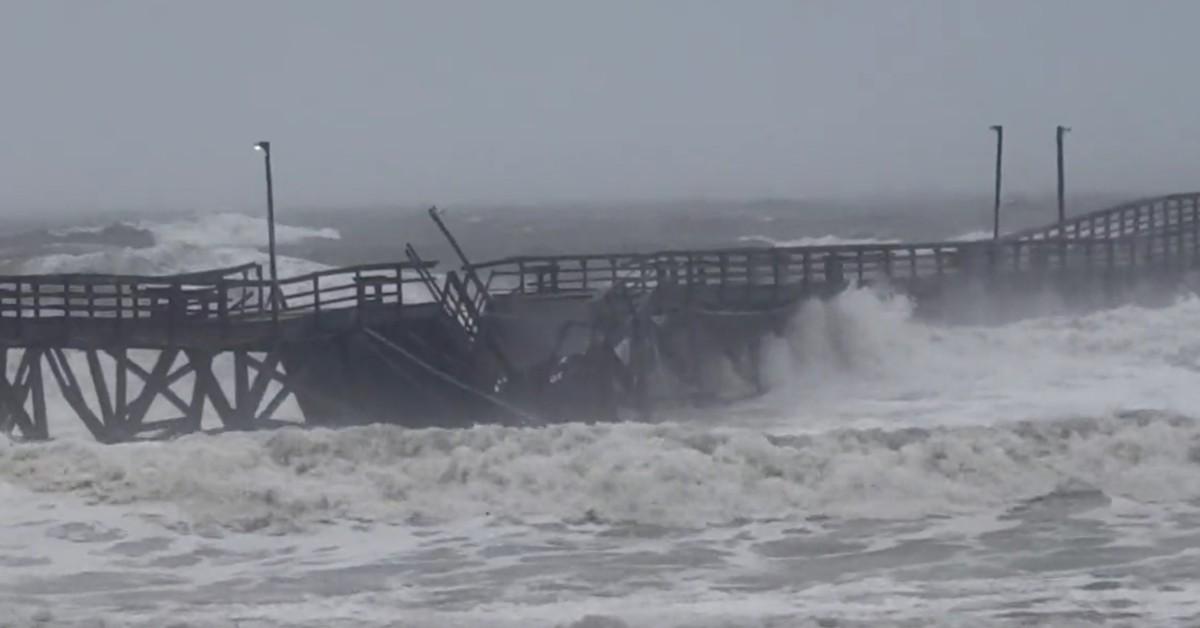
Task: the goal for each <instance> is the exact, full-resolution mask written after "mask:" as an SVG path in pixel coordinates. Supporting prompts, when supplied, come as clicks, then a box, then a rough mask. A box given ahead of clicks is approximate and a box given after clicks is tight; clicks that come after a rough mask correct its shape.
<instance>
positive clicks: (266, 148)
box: [254, 142, 279, 322]
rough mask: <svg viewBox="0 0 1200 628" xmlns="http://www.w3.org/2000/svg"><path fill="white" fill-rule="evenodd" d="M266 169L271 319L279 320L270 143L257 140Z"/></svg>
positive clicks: (273, 189) (257, 147)
mask: <svg viewBox="0 0 1200 628" xmlns="http://www.w3.org/2000/svg"><path fill="white" fill-rule="evenodd" d="M254 148H256V149H258V150H260V151H262V153H263V161H264V163H265V164H266V170H267V255H268V257H269V258H270V264H271V320H273V321H276V322H278V320H279V273H278V270H277V267H276V264H275V188H274V185H273V182H272V177H271V143H270V142H259V143H258V144H255V145H254Z"/></svg>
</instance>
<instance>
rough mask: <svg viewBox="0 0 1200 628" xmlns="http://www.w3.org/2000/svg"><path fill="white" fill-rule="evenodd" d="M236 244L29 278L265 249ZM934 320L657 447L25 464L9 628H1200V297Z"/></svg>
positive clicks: (357, 443) (844, 348) (355, 439)
mask: <svg viewBox="0 0 1200 628" xmlns="http://www.w3.org/2000/svg"><path fill="white" fill-rule="evenodd" d="M221 220H223V221H225V222H226V223H228V224H226V225H225V226H223V227H220V226H219V225H220V224H222V223H219V222H218V223H214V224H217V225H218V227H213V228H212V229H209V230H208V231H205V230H204V228H201V227H211V225H208V224H207V223H206V224H205V225H194V226H193V228H191V229H190V230H188V229H183V228H181V227H179V226H178V225H168V226H161V227H159V228H158V231H157V232H156V236H157V237H158V238H159V240H160V243H159V244H158V245H156V246H155V247H153V248H151V249H146V250H138V251H109V252H100V253H89V254H88V255H92V256H101V257H99V258H97V257H90V258H87V259H84V260H81V259H79V256H71V255H58V256H56V257H53V258H41V259H37V260H31V261H30V262H28V264H29V266H30V268H37V269H45V268H67V267H71V265H72V264H84V263H86V264H91V265H95V264H97V263H98V262H97V260H98V259H100V260H107V262H109V263H112V262H113V261H114V260H116V261H119V262H120V264H122V265H123V268H122V269H123V270H125V271H127V272H139V271H140V272H147V271H145V270H139V269H141V268H143V267H144V266H149V267H151V268H155V269H159V270H162V269H164V268H171V269H173V265H178V266H194V265H196V264H197V263H198V262H200V261H203V260H205V259H206V258H205V257H204V254H203V253H202V252H201V250H202V249H204V248H205V247H200V246H198V245H196V244H195V243H193V242H192V240H195V238H193V237H192V236H191V235H187V237H184V235H186V234H195V233H201V232H204V237H203V240H204V241H205V242H208V241H211V242H213V243H219V244H220V246H216V247H215V248H214V247H212V246H210V247H207V248H208V249H211V250H212V251H213V253H212V255H214V256H220V259H222V260H226V259H228V260H229V261H234V262H240V261H243V259H242V258H251V259H253V258H254V257H253V256H255V255H259V254H258V253H257V252H254V251H252V250H249V249H246V248H245V241H240V240H238V236H237V235H236V233H237V232H238V230H237V229H241V227H238V228H237V229H234V230H233V231H234V233H233V234H229V233H225V232H224V231H229V230H230V229H231V228H230V227H229V225H234V226H235V227H236V226H237V225H239V224H241V223H240V222H238V221H237V220H235V219H230V218H222V219H221ZM223 230H224V231H223ZM171 234H175V236H172V235H171ZM180 234H184V235H180ZM300 235H303V233H300V232H298V233H297V234H296V236H297V237H299V236H300ZM326 235H328V234H326ZM748 235H754V234H748ZM172 237H174V238H175V239H174V240H172ZM215 263H221V262H215ZM289 263H290V262H289ZM295 264H296V265H297V267H298V268H303V267H306V265H307V264H309V263H308V262H305V261H304V260H296V261H295ZM911 309H912V308H911V305H910V304H909V303H907V302H906V301H905V300H903V299H898V298H895V297H888V296H886V295H879V294H875V293H871V292H868V291H863V290H856V291H851V292H849V293H846V294H844V295H842V296H841V297H839V298H838V299H836V300H834V301H832V302H829V303H825V304H818V303H814V304H810V305H808V306H806V307H804V308H801V310H800V311H799V312H798V313H797V315H796V319H795V321H794V324H793V326H792V329H791V330H790V331H789V333H788V334H787V336H786V337H785V338H781V339H778V340H777V341H775V342H774V343H773V344H772V346H771V347H770V349H769V351H768V352H767V355H766V360H767V367H768V368H767V372H768V374H769V379H770V381H771V384H772V392H771V393H770V394H769V395H768V396H767V397H765V398H762V399H757V400H754V401H752V402H746V403H743V404H741V405H737V406H733V407H729V408H723V409H720V410H715V409H706V410H696V411H691V412H686V413H676V414H674V415H672V416H669V417H664V421H663V422H661V423H657V424H653V425H648V424H632V423H631V424H615V425H579V424H568V425H555V426H550V427H544V428H529V429H517V428H501V427H494V426H489V427H478V428H474V429H469V430H456V431H446V430H404V429H399V428H395V427H389V426H370V427H359V428H349V429H343V430H303V429H286V430H280V431H274V432H263V433H242V434H225V435H219V436H211V435H193V436H188V437H185V438H180V439H178V440H175V441H171V442H164V443H141V444H129V445H118V446H101V445H97V444H94V443H92V442H89V441H88V440H86V439H84V438H79V437H75V436H72V435H71V434H70V432H69V430H68V431H65V432H64V434H65V435H64V436H63V437H61V438H59V439H56V440H55V441H53V442H49V443H43V444H10V443H8V442H7V441H4V440H0V504H3V507H2V508H0V609H2V610H4V611H6V612H4V613H0V626H2V625H16V626H26V625H33V626H39V625H50V626H58V625H62V626H99V625H103V626H125V625H130V626H147V627H149V626H156V627H157V626H241V627H247V628H248V627H258V626H312V627H317V626H322V627H323V626H347V627H359V626H385V625H387V626H391V625H396V626H422V627H424V626H430V627H433V626H438V627H440V626H547V627H550V626H571V627H575V628H584V627H588V628H613V627H625V626H629V627H635V626H636V627H640V626H654V627H657V626H668V627H670V626H700V627H708V626H722V627H724V626H771V627H777V626H826V627H827V626H881V625H883V626H887V625H901V626H926V625H948V626H992V625H1045V626H1096V625H1112V626H1187V625H1200V552H1198V550H1197V548H1200V479H1197V478H1198V472H1200V422H1198V420H1197V419H1200V414H1197V408H1200V386H1198V385H1197V384H1198V383H1200V326H1197V325H1196V321H1197V320H1200V298H1197V297H1194V296H1189V295H1180V297H1179V299H1178V300H1177V301H1176V302H1175V303H1174V304H1173V305H1171V306H1169V307H1165V308H1157V309H1146V308H1139V307H1125V308H1120V309H1116V310H1112V311H1107V312H1099V313H1093V314H1089V315H1072V316H1067V315H1053V314H1047V315H1045V316H1041V317H1038V318H1033V319H1030V320H1025V321H1021V322H1018V323H1013V324H1009V325H1003V326H993V327H971V326H958V327H935V326H929V325H926V324H923V323H920V322H917V321H915V320H914V319H913V317H912V315H911ZM1048 311H1053V310H1052V309H1051V310H1048ZM54 407H60V408H61V406H54ZM56 418H65V417H57V416H55V417H52V428H55V426H56V425H58V424H65V422H63V421H59V422H57V423H55V419H56ZM6 622H7V623H6Z"/></svg>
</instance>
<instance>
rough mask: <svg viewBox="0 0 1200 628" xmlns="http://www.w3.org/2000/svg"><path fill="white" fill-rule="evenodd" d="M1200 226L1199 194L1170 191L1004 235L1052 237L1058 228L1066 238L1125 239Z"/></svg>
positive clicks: (1013, 237) (1027, 237)
mask: <svg viewBox="0 0 1200 628" xmlns="http://www.w3.org/2000/svg"><path fill="white" fill-rule="evenodd" d="M1182 228H1192V229H1193V230H1196V229H1200V193H1196V192H1193V193H1187V194H1172V195H1170V196H1161V197H1156V198H1150V199H1142V200H1137V201H1132V202H1129V203H1123V204H1121V205H1118V206H1116V207H1110V208H1107V209H1101V210H1097V211H1093V212H1088V213H1086V214H1082V215H1079V216H1073V217H1071V218H1068V219H1067V220H1066V221H1065V222H1064V223H1063V224H1062V226H1061V230H1060V226H1059V225H1057V224H1054V225H1049V226H1044V227H1037V228H1033V229H1025V230H1022V231H1018V232H1016V233H1012V234H1009V235H1007V236H1004V239H1007V240H1055V239H1059V234H1060V231H1061V233H1062V234H1063V235H1064V236H1065V237H1066V238H1067V239H1081V238H1083V239H1086V238H1104V239H1109V238H1126V237H1130V236H1137V235H1145V234H1150V233H1156V232H1158V231H1162V230H1170V229H1182Z"/></svg>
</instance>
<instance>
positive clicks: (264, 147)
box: [254, 142, 271, 155]
mask: <svg viewBox="0 0 1200 628" xmlns="http://www.w3.org/2000/svg"><path fill="white" fill-rule="evenodd" d="M254 150H257V151H261V152H263V153H265V154H267V155H270V154H271V143H270V142H259V143H257V144H255V145H254Z"/></svg>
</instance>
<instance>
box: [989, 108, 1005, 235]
mask: <svg viewBox="0 0 1200 628" xmlns="http://www.w3.org/2000/svg"><path fill="white" fill-rule="evenodd" d="M992 130H993V131H995V132H996V201H995V204H994V205H993V206H992V239H993V240H999V239H1000V163H1001V159H1002V158H1003V157H1004V127H1003V126H1002V125H999V124H993V125H992Z"/></svg>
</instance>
